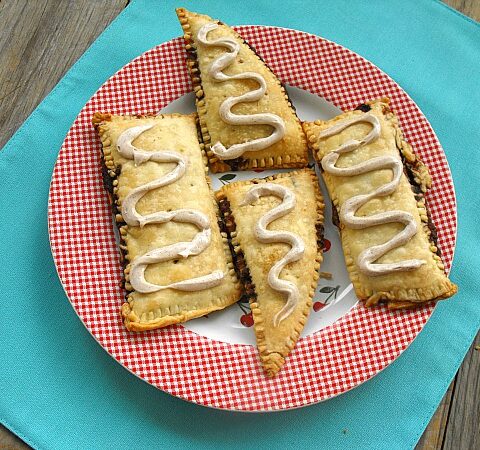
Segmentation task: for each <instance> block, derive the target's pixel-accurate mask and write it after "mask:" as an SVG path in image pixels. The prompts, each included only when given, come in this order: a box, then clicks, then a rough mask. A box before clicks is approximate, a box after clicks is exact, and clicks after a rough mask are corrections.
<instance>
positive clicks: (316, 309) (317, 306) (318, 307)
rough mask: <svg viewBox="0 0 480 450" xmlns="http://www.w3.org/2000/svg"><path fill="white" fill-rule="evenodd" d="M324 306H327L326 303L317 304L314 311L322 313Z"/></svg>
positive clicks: (314, 305)
mask: <svg viewBox="0 0 480 450" xmlns="http://www.w3.org/2000/svg"><path fill="white" fill-rule="evenodd" d="M324 306H325V303H322V302H315V303H314V304H313V310H314V311H315V312H317V311H320V310H321V309H322V308H323V307H324Z"/></svg>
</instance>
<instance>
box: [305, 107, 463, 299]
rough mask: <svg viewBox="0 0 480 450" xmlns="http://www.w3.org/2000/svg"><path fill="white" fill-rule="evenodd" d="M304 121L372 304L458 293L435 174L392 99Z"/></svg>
mask: <svg viewBox="0 0 480 450" xmlns="http://www.w3.org/2000/svg"><path fill="white" fill-rule="evenodd" d="M304 128H305V131H306V133H307V136H308V139H309V143H310V145H311V148H312V150H313V152H314V155H315V158H316V160H317V162H318V164H319V166H320V167H321V169H322V170H323V172H322V176H323V179H324V180H325V184H326V185H327V188H328V191H329V193H330V197H331V199H332V203H333V209H334V211H335V212H336V216H337V226H338V227H339V229H340V234H341V240H342V246H343V251H344V254H345V261H346V264H347V268H348V271H349V274H350V278H351V280H352V283H353V285H354V287H355V292H356V294H357V296H358V298H359V299H361V300H363V301H365V304H366V306H372V305H376V304H377V303H378V302H385V303H387V304H388V307H390V308H408V307H415V306H417V305H420V304H423V303H425V302H430V301H436V300H441V299H445V298H448V297H450V296H452V295H453V294H455V293H456V292H457V286H456V285H455V284H453V283H452V282H451V281H450V280H449V279H448V278H447V276H446V275H445V272H444V266H443V263H442V259H441V255H440V250H439V248H438V246H437V236H436V230H435V226H434V225H433V223H432V219H431V216H430V213H429V211H428V205H427V202H426V199H425V192H426V191H427V190H428V188H429V187H430V184H431V178H430V175H429V173H428V170H427V168H426V166H425V165H424V164H423V163H422V162H421V161H420V159H419V158H418V156H417V155H415V153H414V152H413V150H412V148H411V146H410V145H409V144H408V143H407V142H405V140H404V139H403V137H402V133H401V131H400V128H399V126H398V121H397V118H396V116H395V115H394V113H393V112H392V111H391V110H390V108H389V101H388V99H380V100H376V101H373V102H370V103H367V104H363V105H360V106H359V107H358V108H357V110H354V111H349V112H346V113H344V114H341V115H340V116H338V117H335V118H334V119H331V120H329V121H326V122H323V121H316V122H313V123H305V124H304Z"/></svg>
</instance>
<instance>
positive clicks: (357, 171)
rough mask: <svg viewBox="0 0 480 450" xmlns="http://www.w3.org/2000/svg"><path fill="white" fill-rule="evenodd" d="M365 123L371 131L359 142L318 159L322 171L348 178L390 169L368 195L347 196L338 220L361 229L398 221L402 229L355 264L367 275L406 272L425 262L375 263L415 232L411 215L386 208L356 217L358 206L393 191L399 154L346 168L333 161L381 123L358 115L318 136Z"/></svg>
mask: <svg viewBox="0 0 480 450" xmlns="http://www.w3.org/2000/svg"><path fill="white" fill-rule="evenodd" d="M362 122H363V123H368V124H370V125H372V127H373V128H372V130H371V131H370V132H369V133H368V134H367V136H365V137H364V138H363V139H362V140H361V141H358V140H355V139H352V140H349V141H347V142H345V143H344V144H342V145H341V146H340V147H338V148H337V149H336V150H334V151H332V152H330V153H328V154H327V155H325V156H324V157H323V158H322V162H321V163H322V167H323V170H325V172H328V173H330V174H332V175H335V176H341V177H351V176H355V175H361V174H364V173H368V172H372V171H374V170H382V169H390V170H391V171H392V173H393V179H392V181H390V182H389V183H386V184H384V185H382V186H380V187H378V188H377V189H375V190H374V191H372V192H370V193H369V194H361V195H355V196H353V197H351V198H349V199H348V200H347V201H346V202H345V203H344V204H343V205H342V207H341V208H340V213H339V215H340V220H341V221H342V222H343V223H344V224H345V225H347V226H348V227H350V228H353V229H357V230H358V229H364V228H368V227H373V226H375V225H380V224H387V223H401V224H403V225H405V228H404V229H403V230H402V231H401V232H399V233H398V234H396V235H395V236H394V237H393V238H391V239H390V240H389V241H387V242H385V243H384V244H380V245H373V246H371V247H369V248H366V249H365V250H363V251H362V252H361V253H360V255H359V256H358V259H357V264H358V267H359V269H360V271H361V272H363V273H364V274H365V275H369V276H378V275H385V274H388V273H392V272H399V271H407V270H414V269H418V268H419V267H420V266H421V265H423V264H425V261H423V260H419V259H409V260H405V261H400V262H397V263H388V264H381V263H375V261H376V260H378V259H379V258H381V257H382V256H383V255H385V254H386V253H388V252H389V251H390V250H392V249H394V248H397V247H400V246H401V245H404V244H406V243H407V242H408V241H409V240H410V239H411V238H412V237H413V236H415V234H416V233H417V223H416V222H415V219H414V217H413V216H412V215H411V214H410V213H408V212H405V211H398V210H394V211H386V212H381V213H377V214H373V215H371V216H366V217H364V216H356V215H355V214H356V212H357V211H358V209H359V208H361V207H362V206H363V205H365V204H366V203H367V202H368V201H370V200H371V199H373V198H375V197H384V196H386V195H390V194H392V193H393V192H395V191H396V190H397V188H398V186H399V184H400V179H401V177H402V173H403V164H402V161H401V160H400V157H393V156H378V157H375V158H372V159H369V160H367V161H364V162H361V163H359V164H356V165H354V166H350V167H336V166H335V163H336V162H337V160H338V158H339V157H340V155H341V154H344V153H349V152H352V151H354V150H356V149H358V148H360V147H362V146H364V145H368V144H370V143H371V142H373V141H375V140H376V139H378V138H379V136H380V132H381V125H380V122H379V120H378V119H377V118H376V117H375V116H374V115H373V114H370V113H368V114H362V115H359V116H357V117H355V118H353V119H349V120H344V121H342V122H339V123H337V124H335V125H333V126H332V127H330V128H327V129H326V130H324V131H322V132H321V133H320V135H319V136H320V138H328V137H330V136H333V135H335V134H338V133H340V132H342V131H343V130H345V128H347V127H349V126H351V125H354V124H356V123H362Z"/></svg>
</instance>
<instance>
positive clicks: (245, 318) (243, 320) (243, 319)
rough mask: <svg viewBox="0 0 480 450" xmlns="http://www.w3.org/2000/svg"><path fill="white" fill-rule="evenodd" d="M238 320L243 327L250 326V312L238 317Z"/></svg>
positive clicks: (251, 321) (251, 318) (251, 320)
mask: <svg viewBox="0 0 480 450" xmlns="http://www.w3.org/2000/svg"><path fill="white" fill-rule="evenodd" d="M240 322H241V324H242V325H243V326H244V327H251V326H252V325H253V316H252V313H249V314H244V315H243V316H242V317H240Z"/></svg>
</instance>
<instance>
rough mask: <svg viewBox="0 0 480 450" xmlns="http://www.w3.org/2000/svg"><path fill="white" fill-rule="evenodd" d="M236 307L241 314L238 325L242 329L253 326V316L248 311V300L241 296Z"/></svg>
mask: <svg viewBox="0 0 480 450" xmlns="http://www.w3.org/2000/svg"><path fill="white" fill-rule="evenodd" d="M237 305H238V307H239V308H240V309H241V310H242V312H243V314H242V315H241V316H240V323H241V324H242V325H243V326H244V327H247V328H248V327H251V326H252V325H253V315H252V312H251V311H250V303H249V301H248V298H247V297H245V296H243V297H242V298H241V299H240V300H239V301H238V302H237Z"/></svg>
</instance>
